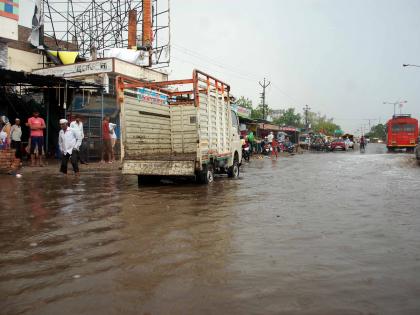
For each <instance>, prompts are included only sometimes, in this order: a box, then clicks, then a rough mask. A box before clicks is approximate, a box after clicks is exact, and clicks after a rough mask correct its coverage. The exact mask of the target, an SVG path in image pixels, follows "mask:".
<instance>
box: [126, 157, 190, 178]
mask: <svg viewBox="0 0 420 315" xmlns="http://www.w3.org/2000/svg"><path fill="white" fill-rule="evenodd" d="M122 173H123V174H131V175H160V176H194V175H195V161H192V160H191V161H153V160H141V161H139V160H126V161H124V162H123V169H122Z"/></svg>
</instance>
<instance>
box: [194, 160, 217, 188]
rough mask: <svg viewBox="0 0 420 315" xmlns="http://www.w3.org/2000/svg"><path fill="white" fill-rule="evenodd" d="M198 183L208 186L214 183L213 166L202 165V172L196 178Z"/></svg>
mask: <svg viewBox="0 0 420 315" xmlns="http://www.w3.org/2000/svg"><path fill="white" fill-rule="evenodd" d="M197 179H198V182H199V183H200V184H204V185H208V184H211V183H212V182H213V181H214V170H213V165H211V164H206V165H203V170H202V171H200V173H199V174H198V176H197Z"/></svg>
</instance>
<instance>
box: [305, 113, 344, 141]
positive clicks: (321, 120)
mask: <svg viewBox="0 0 420 315" xmlns="http://www.w3.org/2000/svg"><path fill="white" fill-rule="evenodd" d="M308 120H309V122H310V124H311V126H312V130H313V131H315V132H317V133H323V134H326V135H329V136H332V135H334V131H335V130H339V129H341V128H340V126H339V125H337V124H336V123H334V119H332V118H328V117H327V116H326V115H321V113H314V112H309V113H308Z"/></svg>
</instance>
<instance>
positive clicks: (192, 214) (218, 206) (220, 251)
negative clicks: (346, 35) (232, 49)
mask: <svg viewBox="0 0 420 315" xmlns="http://www.w3.org/2000/svg"><path fill="white" fill-rule="evenodd" d="M1 179H2V185H1V186H0V193H1V196H2V206H1V210H0V294H1V297H2V298H1V300H0V307H1V310H2V311H1V313H2V314H43V315H45V314H419V312H420V299H419V298H418V297H419V294H420V277H419V274H420V211H419V210H420V201H419V193H418V192H419V191H420V167H418V166H417V165H416V163H415V161H414V160H413V158H412V156H408V155H405V154H386V153H385V150H384V147H383V146H380V145H369V147H368V151H367V152H366V154H360V153H359V152H357V151H356V152H343V153H341V152H334V153H321V154H303V155H296V156H292V157H288V158H279V160H277V161H275V160H270V159H261V160H254V161H251V163H250V164H247V165H245V166H244V167H243V172H242V174H241V178H240V179H238V180H228V179H227V178H218V179H217V180H216V182H215V183H213V184H212V185H210V186H196V185H195V184H193V183H189V182H181V183H175V184H165V185H161V186H149V187H138V185H137V179H136V178H135V177H122V176H121V175H119V174H118V172H112V173H106V172H101V173H99V174H82V176H81V178H80V179H79V180H73V179H71V180H63V178H62V177H61V176H60V175H59V174H57V175H52V176H51V175H48V176H47V175H45V176H43V175H42V174H34V175H31V176H27V177H23V178H21V179H17V178H12V177H1Z"/></svg>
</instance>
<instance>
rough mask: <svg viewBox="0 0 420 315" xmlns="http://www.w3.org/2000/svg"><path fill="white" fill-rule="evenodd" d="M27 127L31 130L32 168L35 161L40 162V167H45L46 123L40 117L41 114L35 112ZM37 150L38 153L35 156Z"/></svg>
mask: <svg viewBox="0 0 420 315" xmlns="http://www.w3.org/2000/svg"><path fill="white" fill-rule="evenodd" d="M27 126H28V127H29V129H30V130H31V135H30V136H31V148H30V153H31V166H35V160H38V165H39V166H44V164H43V162H42V150H43V148H44V129H45V128H46V127H45V121H44V119H42V118H41V117H39V112H38V111H34V112H33V116H32V117H31V118H29V119H28V123H27ZM35 148H37V149H38V150H37V151H38V153H37V154H35Z"/></svg>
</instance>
